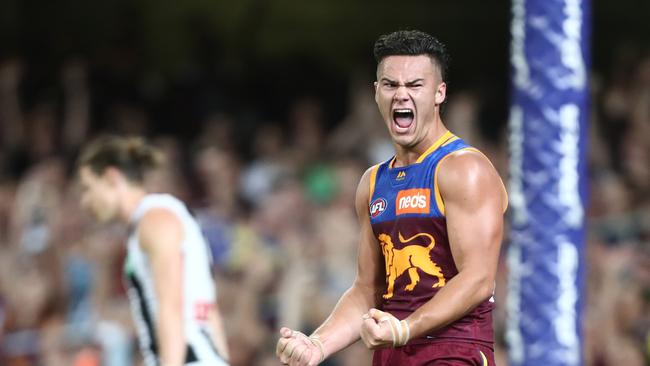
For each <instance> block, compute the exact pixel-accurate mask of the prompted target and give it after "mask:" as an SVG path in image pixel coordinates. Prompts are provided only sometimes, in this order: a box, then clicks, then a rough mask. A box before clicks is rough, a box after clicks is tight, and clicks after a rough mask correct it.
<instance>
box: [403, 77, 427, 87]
mask: <svg viewBox="0 0 650 366" xmlns="http://www.w3.org/2000/svg"><path fill="white" fill-rule="evenodd" d="M423 81H424V79H422V78H418V79H415V80H411V81H407V82H406V83H404V85H406V86H412V85H415V84H417V83H422V82H423Z"/></svg>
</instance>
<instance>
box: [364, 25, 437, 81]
mask: <svg viewBox="0 0 650 366" xmlns="http://www.w3.org/2000/svg"><path fill="white" fill-rule="evenodd" d="M374 54H375V60H376V61H377V65H379V63H380V62H381V61H382V60H383V59H384V58H386V57H388V56H419V55H427V56H429V57H431V58H432V59H433V60H435V61H436V64H437V65H438V68H439V69H440V75H441V76H442V81H446V80H447V71H448V70H447V68H448V64H449V55H448V54H447V47H445V45H444V44H443V43H442V42H440V41H439V40H438V39H437V38H435V37H433V36H432V35H430V34H428V33H425V32H422V31H418V30H400V31H397V32H393V33H389V34H384V35H382V36H380V37H379V38H378V39H377V41H376V42H375V47H374Z"/></svg>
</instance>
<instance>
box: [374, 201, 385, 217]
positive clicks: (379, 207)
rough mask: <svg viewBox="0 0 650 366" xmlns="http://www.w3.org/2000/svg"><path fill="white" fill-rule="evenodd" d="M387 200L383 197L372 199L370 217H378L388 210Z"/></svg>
mask: <svg viewBox="0 0 650 366" xmlns="http://www.w3.org/2000/svg"><path fill="white" fill-rule="evenodd" d="M386 205H387V203H386V200H385V199H383V198H377V199H376V200H374V201H372V203H371V204H370V217H373V218H374V217H377V216H379V215H381V213H382V212H384V211H385V210H386Z"/></svg>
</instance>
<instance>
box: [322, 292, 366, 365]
mask: <svg viewBox="0 0 650 366" xmlns="http://www.w3.org/2000/svg"><path fill="white" fill-rule="evenodd" d="M375 299H376V297H375V289H374V288H372V287H368V286H363V285H360V284H357V283H355V284H354V285H353V286H352V287H350V289H348V290H347V291H346V292H345V294H343V296H342V297H341V299H340V300H339V302H338V303H337V304H336V306H335V307H334V310H333V311H332V313H331V314H330V316H329V317H328V318H327V320H325V322H323V324H322V325H321V326H320V327H319V328H318V329H317V330H316V331H315V332H314V335H316V336H318V337H319V338H320V340H321V341H322V342H323V348H324V350H325V357H328V356H329V355H331V354H333V353H336V352H338V351H340V350H342V349H343V348H345V347H347V346H349V345H350V344H352V343H354V342H356V341H357V340H358V339H359V331H360V329H361V324H362V318H361V317H362V316H363V314H365V313H366V312H367V311H368V309H370V308H372V307H374V306H376V304H375V302H376V300H375Z"/></svg>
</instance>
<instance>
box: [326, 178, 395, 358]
mask: <svg viewBox="0 0 650 366" xmlns="http://www.w3.org/2000/svg"><path fill="white" fill-rule="evenodd" d="M369 176H370V174H369V170H368V171H366V173H365V174H364V175H363V177H362V178H361V181H360V182H359V186H358V188H357V193H356V198H355V207H356V211H357V217H358V219H359V223H360V227H361V235H360V238H359V240H360V242H359V250H358V258H357V263H358V269H357V277H356V279H355V281H354V283H353V284H352V286H351V287H350V288H349V289H348V290H347V291H346V292H345V294H343V296H342V297H341V299H340V300H339V302H338V303H337V304H336V306H335V307H334V310H333V311H332V313H331V314H330V316H329V317H328V318H327V320H326V321H325V322H324V323H323V324H322V325H321V326H320V327H319V328H318V329H317V330H316V332H314V335H317V336H318V337H319V338H320V339H321V341H322V342H323V346H324V350H325V356H329V355H331V354H332V353H335V352H337V351H339V350H341V349H343V348H345V347H347V346H348V345H350V344H352V343H354V342H355V341H357V340H358V339H359V331H360V329H361V324H362V319H361V317H362V315H363V314H365V313H366V312H367V311H368V309H370V308H371V307H374V306H376V304H377V299H378V297H379V292H380V291H381V286H382V284H383V281H384V275H383V273H384V268H383V259H382V255H381V251H380V249H379V245H378V244H377V240H376V239H375V236H374V234H373V232H372V228H371V226H370V217H369V216H368V201H369V179H370V178H369Z"/></svg>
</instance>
